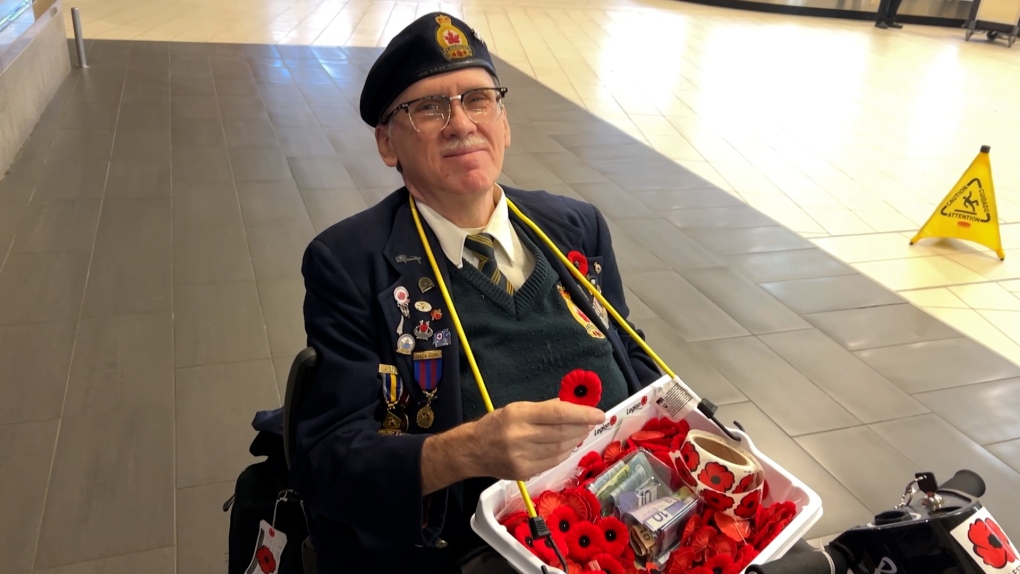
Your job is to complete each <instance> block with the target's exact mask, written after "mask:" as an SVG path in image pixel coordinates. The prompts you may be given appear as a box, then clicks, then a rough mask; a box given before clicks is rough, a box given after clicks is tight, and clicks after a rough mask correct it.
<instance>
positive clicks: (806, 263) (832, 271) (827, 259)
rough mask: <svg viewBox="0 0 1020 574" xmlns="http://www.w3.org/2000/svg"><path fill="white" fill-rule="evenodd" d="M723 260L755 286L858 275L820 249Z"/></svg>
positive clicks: (731, 257)
mask: <svg viewBox="0 0 1020 574" xmlns="http://www.w3.org/2000/svg"><path fill="white" fill-rule="evenodd" d="M722 259H723V260H724V261H725V262H726V264H728V265H729V266H731V267H732V268H734V269H736V270H737V271H739V272H741V274H743V275H744V276H746V277H748V278H749V279H751V280H752V281H755V282H759V283H760V282H766V281H786V280H794V279H806V278H811V277H830V276H837V275H854V274H857V271H855V270H854V268H853V267H850V266H848V265H845V264H844V263H843V262H840V261H839V260H837V259H836V258H834V257H832V256H831V255H829V254H827V253H825V252H824V251H822V250H820V249H799V250H794V251H774V252H770V253H751V254H743V255H726V256H723V257H722Z"/></svg>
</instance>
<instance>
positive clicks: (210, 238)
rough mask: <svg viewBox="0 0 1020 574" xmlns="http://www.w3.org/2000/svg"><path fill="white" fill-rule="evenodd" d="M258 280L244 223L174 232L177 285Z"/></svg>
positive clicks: (180, 229)
mask: <svg viewBox="0 0 1020 574" xmlns="http://www.w3.org/2000/svg"><path fill="white" fill-rule="evenodd" d="M254 279H255V275H254V272H253V271H252V266H251V256H250V255H249V254H248V242H247V240H246V238H245V234H244V226H243V225H241V224H240V223H239V222H233V223H229V224H220V225H203V226H200V227H186V228H179V229H177V230H176V231H175V232H174V284H175V285H185V284H201V283H225V282H230V281H252V280H254Z"/></svg>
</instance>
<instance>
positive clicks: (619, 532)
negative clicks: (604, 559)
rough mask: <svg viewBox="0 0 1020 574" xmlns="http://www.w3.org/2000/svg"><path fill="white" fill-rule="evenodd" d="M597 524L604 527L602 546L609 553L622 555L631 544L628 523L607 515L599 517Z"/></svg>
mask: <svg viewBox="0 0 1020 574" xmlns="http://www.w3.org/2000/svg"><path fill="white" fill-rule="evenodd" d="M596 526H598V527H599V528H601V529H602V536H603V539H602V547H603V548H605V550H606V553H607V554H612V555H613V556H620V555H621V554H623V551H624V549H625V548H627V547H628V546H629V544H630V538H629V533H628V531H627V525H626V524H624V523H623V522H622V521H620V519H618V518H616V517H615V516H606V517H605V518H601V519H599V521H598V522H597V523H596Z"/></svg>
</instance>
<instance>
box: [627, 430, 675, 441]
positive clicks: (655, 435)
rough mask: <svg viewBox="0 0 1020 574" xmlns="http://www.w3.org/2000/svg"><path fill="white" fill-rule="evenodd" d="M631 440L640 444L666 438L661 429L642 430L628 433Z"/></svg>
mask: <svg viewBox="0 0 1020 574" xmlns="http://www.w3.org/2000/svg"><path fill="white" fill-rule="evenodd" d="M630 438H631V440H633V441H634V442H636V443H638V444H640V443H643V442H652V441H659V440H662V439H664V438H666V435H665V433H663V432H662V431H653V430H643V431H638V432H636V433H634V434H632V435H630Z"/></svg>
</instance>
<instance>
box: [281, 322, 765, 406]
mask: <svg viewBox="0 0 1020 574" xmlns="http://www.w3.org/2000/svg"><path fill="white" fill-rule="evenodd" d="M634 322H635V323H637V326H638V328H639V329H640V330H642V331H643V332H644V334H645V341H646V342H647V343H648V345H649V346H650V347H651V348H652V350H653V351H655V354H657V355H658V356H659V358H661V359H662V360H663V361H665V362H666V364H667V365H669V368H670V369H672V370H673V372H674V373H676V375H677V376H678V377H680V379H681V380H682V381H683V382H684V383H686V384H687V386H689V387H691V389H693V390H694V392H696V393H698V395H700V396H702V397H705V398H707V399H708V400H710V401H712V402H713V403H715V404H717V405H725V404H730V403H739V402H741V401H746V400H747V397H745V396H744V394H743V393H741V392H740V391H739V390H737V388H736V387H735V386H733V383H731V382H729V381H728V380H727V379H726V377H724V376H722V373H720V372H719V370H718V369H716V368H715V367H714V366H712V364H711V363H709V362H708V360H706V359H705V358H704V357H702V356H701V355H700V354H698V352H697V351H696V350H695V349H694V348H693V347H692V346H691V344H690V343H686V342H684V340H683V339H682V338H680V335H678V334H677V333H676V332H675V331H674V330H673V329H672V328H671V327H670V326H669V325H667V324H666V322H665V321H663V320H662V319H659V318H658V317H654V318H645V319H641V320H640V321H637V320H635V321H634ZM299 350H300V349H299Z"/></svg>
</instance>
